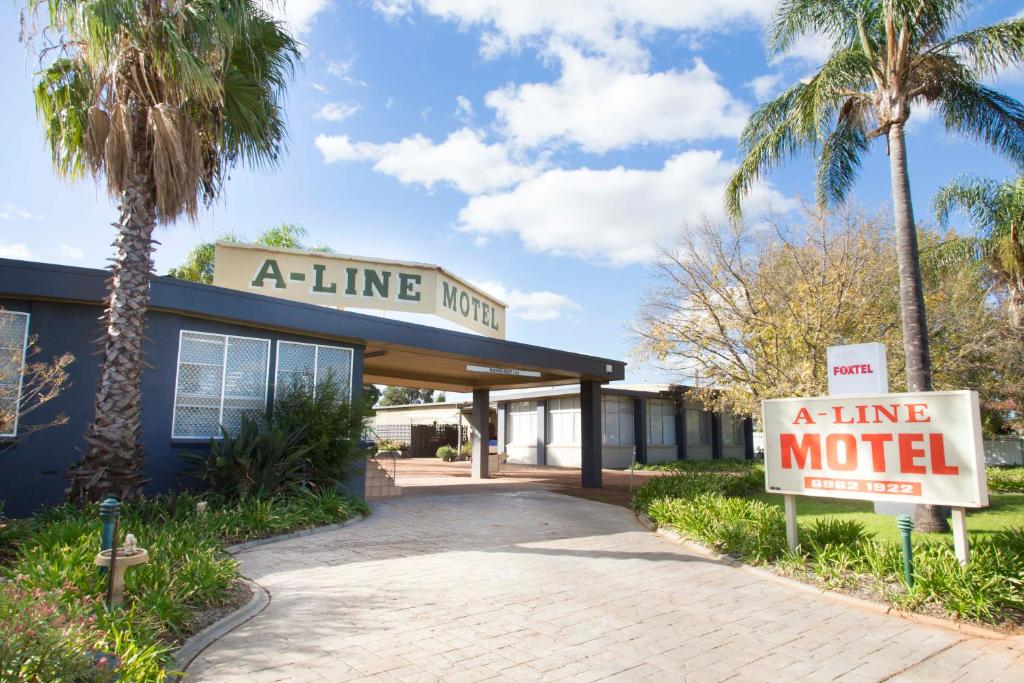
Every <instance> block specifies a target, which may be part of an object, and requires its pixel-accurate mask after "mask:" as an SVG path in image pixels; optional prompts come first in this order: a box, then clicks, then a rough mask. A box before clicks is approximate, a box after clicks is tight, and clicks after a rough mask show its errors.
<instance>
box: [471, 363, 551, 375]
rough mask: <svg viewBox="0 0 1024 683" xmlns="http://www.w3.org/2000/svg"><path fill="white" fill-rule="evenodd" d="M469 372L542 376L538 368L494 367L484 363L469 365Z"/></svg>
mask: <svg viewBox="0 0 1024 683" xmlns="http://www.w3.org/2000/svg"><path fill="white" fill-rule="evenodd" d="M466 370H468V371H469V372H486V373H487V374H490V375H510V376H512V377H540V373H539V372H537V371H536V370H518V369H516V368H492V367H485V366H483V365H467V366H466Z"/></svg>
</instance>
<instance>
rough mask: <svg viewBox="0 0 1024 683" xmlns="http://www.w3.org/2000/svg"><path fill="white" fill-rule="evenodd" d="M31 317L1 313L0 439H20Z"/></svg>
mask: <svg viewBox="0 0 1024 683" xmlns="http://www.w3.org/2000/svg"><path fill="white" fill-rule="evenodd" d="M27 342H28V313H18V312H15V311H0V436H17V434H18V413H19V412H20V409H21V377H22V374H23V373H24V371H25V347H26V344H27Z"/></svg>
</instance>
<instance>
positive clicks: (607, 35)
mask: <svg viewBox="0 0 1024 683" xmlns="http://www.w3.org/2000/svg"><path fill="white" fill-rule="evenodd" d="M773 4H774V3H772V2H766V1H765V0H715V1H714V2H698V1H696V0H677V1H676V2H664V1H658V0H514V1H511V0H375V1H374V7H375V8H376V9H377V11H379V12H381V13H382V14H384V15H386V16H388V17H391V18H394V17H400V16H405V15H407V14H409V13H410V12H411V11H412V9H413V7H419V8H420V9H422V10H423V11H424V12H426V13H428V14H431V15H434V16H436V17H439V18H441V19H444V20H446V21H452V22H456V23H458V24H460V25H461V26H463V27H470V26H474V27H479V28H481V29H482V34H481V40H480V43H481V51H482V52H483V53H484V54H485V55H486V56H494V55H496V54H499V53H501V52H504V51H507V50H514V49H516V48H518V47H519V46H520V45H522V44H523V42H525V41H528V40H530V39H535V38H540V39H547V38H552V37H554V38H561V39H564V40H567V41H569V42H571V43H573V44H576V45H579V46H581V47H585V48H587V49H588V50H594V51H597V52H600V53H602V54H605V55H611V56H616V57H619V58H623V59H636V58H638V57H641V56H642V55H643V54H645V51H644V50H643V49H642V48H640V46H639V42H638V41H639V38H640V37H642V36H645V35H650V34H653V33H654V32H656V31H658V30H662V29H665V30H671V31H707V30H713V29H722V28H731V27H733V26H735V25H736V24H737V23H741V22H744V21H748V22H751V23H754V22H763V21H764V20H766V19H767V17H768V16H769V15H770V13H771V10H772V7H773Z"/></svg>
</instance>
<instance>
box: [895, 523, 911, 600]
mask: <svg viewBox="0 0 1024 683" xmlns="http://www.w3.org/2000/svg"><path fill="white" fill-rule="evenodd" d="M896 527H897V528H898V529H899V530H900V538H901V539H902V540H903V579H904V580H905V581H906V582H907V587H908V588H913V587H914V549H913V548H912V547H911V545H910V532H911V531H913V530H914V520H913V519H912V518H911V517H910V515H900V516H899V517H897V518H896Z"/></svg>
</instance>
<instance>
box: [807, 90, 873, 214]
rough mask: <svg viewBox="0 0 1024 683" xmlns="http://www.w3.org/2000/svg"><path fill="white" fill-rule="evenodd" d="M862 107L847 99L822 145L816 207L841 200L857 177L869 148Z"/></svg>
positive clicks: (856, 102) (819, 158)
mask: <svg viewBox="0 0 1024 683" xmlns="http://www.w3.org/2000/svg"><path fill="white" fill-rule="evenodd" d="M863 107H864V105H863V104H862V103H861V102H858V101H857V100H856V99H851V100H850V101H848V102H847V104H846V105H845V106H844V107H843V112H841V113H840V115H839V120H838V122H837V124H836V127H835V128H834V129H833V130H832V132H831V133H830V134H829V135H828V137H826V138H825V142H824V144H822V146H821V154H820V156H819V157H818V172H817V182H816V188H817V192H816V194H817V197H818V205H819V206H822V207H824V206H828V205H830V204H838V203H841V202H842V201H843V200H845V199H846V196H847V194H848V193H849V191H850V188H851V187H853V183H854V182H856V180H857V174H858V172H859V171H860V166H861V160H862V159H863V157H864V154H866V153H867V151H868V148H869V141H868V139H867V136H866V135H865V134H864V115H863V113H862V112H861V111H859V110H861V109H862V108H863Z"/></svg>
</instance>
